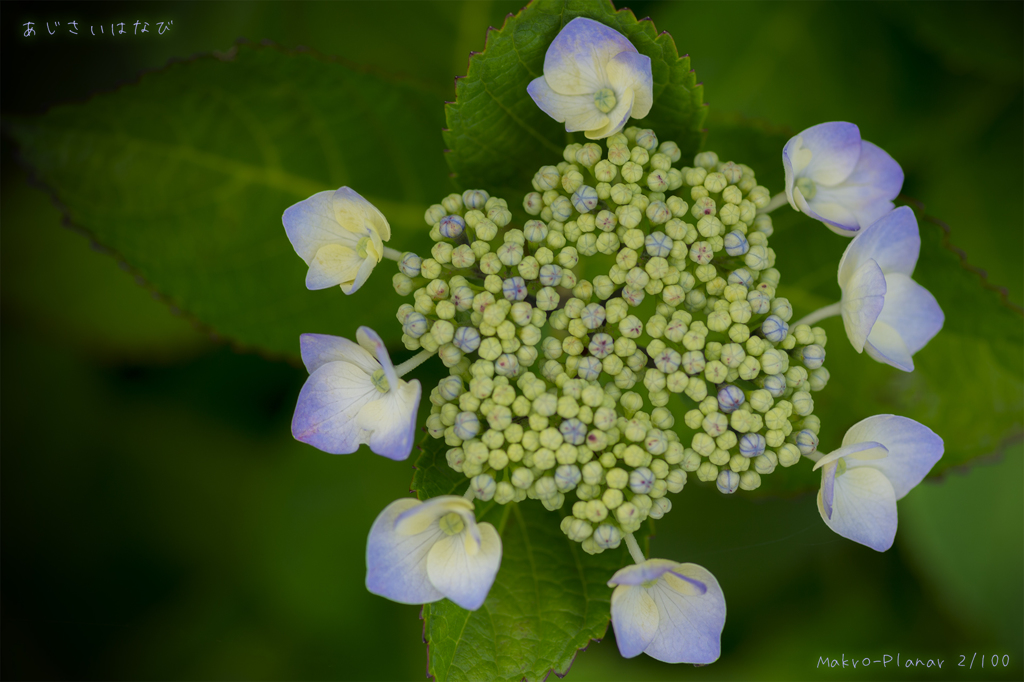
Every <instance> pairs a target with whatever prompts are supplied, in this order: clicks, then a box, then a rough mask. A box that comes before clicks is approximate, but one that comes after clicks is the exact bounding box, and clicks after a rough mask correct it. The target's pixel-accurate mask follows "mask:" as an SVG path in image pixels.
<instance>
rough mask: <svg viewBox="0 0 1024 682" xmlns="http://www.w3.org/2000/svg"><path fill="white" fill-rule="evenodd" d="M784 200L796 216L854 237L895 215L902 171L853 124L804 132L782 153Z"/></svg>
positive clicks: (815, 128)
mask: <svg viewBox="0 0 1024 682" xmlns="http://www.w3.org/2000/svg"><path fill="white" fill-rule="evenodd" d="M782 164H783V166H785V169H786V197H787V198H788V199H789V203H790V205H791V206H792V207H793V209H794V210H797V211H800V212H801V213H805V214H807V215H809V216H810V217H812V218H814V219H815V220H820V221H821V222H823V223H825V225H827V226H828V228H829V229H830V230H832V231H833V232H835V233H837V234H841V235H845V236H847V237H852V236H853V235H855V234H856V233H857V232H858V231H859V230H861V229H862V228H865V227H867V226H868V225H870V224H872V223H873V222H875V221H876V220H878V219H879V218H881V217H882V216H884V215H885V214H886V213H888V212H890V211H891V210H892V209H893V202H892V200H893V199H895V198H896V195H898V194H899V193H900V188H901V187H903V169H902V168H900V165H899V164H898V163H896V162H895V161H894V160H893V158H892V157H891V156H889V155H888V154H887V153H885V151H883V150H882V149H881V148H880V147H878V146H877V145H874V144H872V143H870V142H868V141H866V140H861V139H860V129H858V128H857V126H855V125H854V124H852V123H844V122H841V121H836V122H832V123H821V124H819V125H816V126H813V127H811V128H808V129H807V130H805V131H803V132H802V133H800V134H799V135H797V136H796V137H794V138H793V139H791V140H790V141H789V142H787V143H786V146H785V147H784V148H783V150H782Z"/></svg>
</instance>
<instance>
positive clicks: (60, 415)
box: [0, 2, 1024, 680]
mask: <svg viewBox="0 0 1024 682" xmlns="http://www.w3.org/2000/svg"><path fill="white" fill-rule="evenodd" d="M619 6H629V7H631V8H632V9H633V10H634V11H635V13H636V14H637V16H638V17H643V16H650V17H651V18H652V19H653V20H654V22H655V24H656V26H657V27H658V29H659V30H664V31H669V32H670V33H671V34H672V35H673V36H674V38H675V41H676V43H677V45H678V46H679V50H680V52H681V53H689V55H690V56H691V58H692V64H693V67H694V69H695V70H696V72H697V75H698V79H699V80H700V81H703V83H704V84H705V91H704V96H705V101H707V102H708V103H709V105H710V114H709V118H708V122H707V127H708V129H709V131H710V132H709V138H708V143H709V147H710V148H714V142H715V132H714V131H715V124H716V120H726V119H729V120H734V119H735V117H736V116H737V115H739V116H743V117H750V118H757V119H764V120H766V121H768V122H770V123H772V124H776V125H780V126H787V127H789V128H791V129H792V130H793V131H799V130H801V129H803V128H805V127H808V126H810V125H813V124H815V123H819V122H822V121H829V120H850V121H854V122H856V123H857V124H858V125H859V126H860V128H861V131H862V133H863V135H864V137H865V138H866V139H869V140H872V141H874V142H876V143H878V144H880V145H881V146H883V147H884V148H885V149H886V150H887V151H889V152H890V153H891V154H892V155H893V156H894V157H895V158H896V159H897V160H898V161H899V162H900V164H901V165H902V166H903V168H904V170H905V171H906V177H907V180H906V184H905V186H904V194H905V195H906V196H908V197H912V198H915V199H917V200H919V201H921V202H923V203H924V205H925V207H926V210H927V212H928V213H930V214H932V215H934V216H937V217H939V218H940V219H941V220H943V221H944V222H945V223H947V224H948V225H950V227H951V240H952V242H953V243H954V244H956V245H957V246H958V247H960V248H961V249H963V250H964V251H965V252H966V254H967V256H968V258H969V260H970V262H971V263H973V264H974V265H977V266H979V267H981V268H983V269H985V270H986V271H987V272H988V275H989V280H990V281H991V282H992V283H994V284H995V285H998V286H1002V287H1005V288H1006V289H1007V292H1008V297H1009V300H1010V301H1011V302H1013V303H1016V304H1018V305H1019V304H1020V303H1021V302H1022V300H1024V277H1022V273H1024V268H1022V262H1024V260H1022V259H1024V201H1022V187H1024V135H1022V130H1024V40H1022V26H1024V5H1022V4H1021V3H1010V2H1007V3H961V2H945V3H923V2H922V3H888V4H879V3H870V4H869V3H836V4H825V3H747V2H730V3H711V2H685V3H683V2H679V3H652V2H634V3H629V4H624V3H619ZM518 8H519V4H518V3H516V2H470V3H460V2H442V3H426V2H423V3H403V2H374V3H369V2H368V3H357V2H351V3H343V4H327V3H313V4H306V3H287V4H283V3H281V4H279V3H217V4H192V3H188V4H175V3H145V4H143V3H103V4H99V3H90V4H71V3H48V4H33V3H15V2H8V3H3V5H2V7H0V12H2V16H0V22H2V23H0V29H2V41H0V42H2V52H3V60H2V84H3V85H2V97H0V112H2V114H3V116H5V117H9V116H17V115H26V114H38V113H42V112H44V111H46V110H47V108H48V107H50V106H52V105H55V104H59V103H64V102H68V101H79V100H84V99H86V98H88V97H89V96H90V94H92V93H94V92H97V91H106V90H110V89H112V88H115V87H117V86H118V85H120V84H122V83H124V82H129V81H131V80H133V79H134V78H135V77H136V75H137V74H138V73H139V72H140V71H142V70H146V69H155V68H160V67H162V66H163V65H164V64H165V63H166V62H167V61H168V60H169V59H176V58H178V59H180V58H185V57H188V56H189V55H192V54H194V53H197V52H208V51H211V50H222V51H223V50H227V49H228V48H230V47H231V45H232V44H233V43H234V41H235V40H236V39H237V38H245V39H247V40H249V41H252V42H258V41H260V40H263V39H269V40H272V41H274V42H276V43H279V44H281V45H283V46H287V47H295V46H299V45H304V46H308V47H312V48H314V49H316V50H318V51H319V52H321V53H324V54H326V55H337V56H340V57H343V58H344V59H346V60H348V61H349V62H352V63H355V64H360V65H366V66H372V67H375V68H379V69H381V70H383V71H387V72H391V73H396V74H402V75H404V76H407V77H408V79H409V80H410V81H414V82H416V83H419V84H420V85H421V86H422V87H423V88H424V89H427V90H429V91H431V92H433V93H436V100H437V107H438V108H439V109H440V107H441V106H442V104H443V102H444V101H445V100H446V99H452V97H453V96H454V88H453V81H452V79H453V77H454V76H456V75H461V74H464V73H465V69H466V62H467V55H468V53H469V52H470V51H471V50H477V51H478V50H481V49H482V48H483V41H484V32H485V29H486V28H487V26H500V25H501V23H502V21H503V17H504V16H505V14H507V13H508V12H511V11H516V10H517V9H518ZM136 20H144V21H149V22H150V28H151V32H150V33H148V34H145V35H138V36H136V35H124V36H113V37H111V36H110V35H107V34H104V35H103V36H90V35H88V32H89V31H88V26H90V25H95V26H97V27H98V26H99V25H100V24H105V25H109V24H111V23H118V22H122V21H123V22H126V23H127V24H133V23H134V22H135V21H136ZM27 21H32V22H34V24H35V28H36V30H37V35H35V36H33V37H31V38H26V37H24V36H23V31H24V27H23V24H24V23H25V22H27ZM70 21H77V22H78V24H79V33H80V35H78V36H72V35H69V34H68V33H67V29H68V23H69V22H70ZM158 21H173V22H174V23H173V26H172V27H171V28H170V30H169V31H168V32H167V33H165V34H164V35H158V34H157V33H155V32H154V31H153V30H152V29H154V28H155V25H156V22H158ZM47 22H50V24H49V25H50V27H55V24H56V22H60V28H59V29H58V33H57V34H55V35H53V36H50V35H48V29H47V27H46V25H47ZM129 30H130V26H129ZM434 143H436V147H437V153H438V154H439V155H440V154H441V151H442V149H443V144H442V140H441V134H440V130H438V133H437V138H436V140H434ZM2 163H3V166H2V169H3V173H2V183H3V185H2V207H0V221H2V251H0V257H2V268H0V275H2V289H0V291H2V299H0V304H2V307H0V312H2V329H0V340H2V376H0V381H2V404H3V414H2V430H0V438H2V467H3V470H2V474H3V475H2V479H0V492H2V542H3V551H2V555H0V566H2V577H3V583H2V587H0V596H2V601H0V617H2V636H3V656H2V663H0V665H2V674H3V677H5V678H8V679H16V678H20V679H25V678H65V679H66V678H114V679H121V678H126V679H150V678H161V679H242V678H244V679H331V678H337V679H421V678H422V677H423V675H424V671H425V667H426V654H425V650H424V646H423V644H422V640H421V634H422V623H421V621H420V620H419V619H418V612H419V607H412V606H402V605H398V604H393V603H391V602H388V601H385V600H383V599H380V598H378V597H375V596H373V595H370V594H368V593H367V592H366V591H365V589H364V588H363V585H362V581H363V575H364V570H365V567H364V563H363V551H364V543H365V538H366V533H367V530H368V528H369V525H370V523H371V522H372V520H373V518H374V517H375V516H376V514H377V513H378V512H379V511H380V509H382V508H383V507H384V505H386V504H387V503H388V502H389V501H391V500H393V499H395V498H396V497H399V496H401V495H403V494H404V493H405V492H406V491H407V489H408V485H409V481H410V479H411V476H412V468H411V465H410V464H409V463H399V464H396V463H393V462H390V461H388V460H385V459H383V458H380V457H376V456H373V455H371V454H370V453H368V452H367V451H365V450H364V451H362V452H360V453H358V454H356V455H352V456H345V457H332V456H330V455H326V454H324V453H321V452H319V451H317V450H314V449H313V448H310V447H308V446H304V445H301V444H299V443H296V442H294V441H293V440H292V439H291V436H290V433H289V428H288V425H289V421H290V418H291V412H292V409H293V407H294V403H295V398H296V396H297V394H298V390H299V387H300V386H301V384H302V382H303V380H304V378H305V376H306V374H305V372H304V371H302V370H299V369H296V368H294V367H292V366H290V365H288V364H286V363H283V362H277V361H271V360H266V359H263V358H262V357H260V356H258V355H255V354H240V353H235V352H234V351H232V349H231V348H230V347H228V346H227V345H224V344H222V343H219V342H218V341H216V340H215V339H211V338H210V336H209V335H208V334H206V333H201V332H200V331H198V330H197V329H195V328H194V327H193V326H192V324H191V323H190V322H189V321H187V320H186V319H184V318H183V317H181V316H178V315H176V314H175V311H173V310H171V309H170V308H169V307H168V306H167V305H165V304H164V303H162V302H160V301H159V300H155V298H154V297H153V295H152V294H151V293H150V291H149V290H148V289H147V288H146V286H144V283H141V284H140V283H137V282H135V281H134V279H133V277H132V276H131V275H130V274H128V273H126V272H124V271H123V270H122V269H120V268H119V267H118V264H117V262H116V260H115V259H114V258H112V257H111V256H109V255H107V254H105V253H102V252H101V250H98V249H95V248H91V247H90V242H89V239H88V238H86V237H84V236H82V235H80V234H77V233H75V232H74V231H72V230H70V229H67V228H65V227H63V226H62V216H61V211H60V208H59V207H58V206H55V205H54V204H53V203H52V202H51V200H50V198H49V196H48V195H47V194H46V193H45V192H44V191H43V190H41V189H40V188H38V187H35V186H33V185H32V184H30V182H29V179H28V177H27V174H26V172H25V171H24V169H23V168H22V167H21V166H20V165H19V164H18V162H17V149H16V147H15V146H14V144H13V143H12V142H11V140H10V139H9V138H8V137H6V136H5V137H4V139H3V148H2ZM773 189H774V190H778V189H779V188H773ZM440 198H441V197H437V199H440ZM280 208H281V209H282V210H283V209H284V208H285V207H284V206H282V207H280ZM424 208H425V206H424ZM787 210H788V209H787ZM281 239H282V240H284V239H285V237H284V233H283V230H282V233H281ZM381 277H383V275H381ZM311 295H313V294H311ZM338 298H339V306H338V315H347V314H351V313H352V311H353V310H356V309H357V308H356V307H355V306H356V304H354V303H352V302H350V301H345V300H342V298H341V296H340V295H339V297H338ZM346 305H348V306H351V307H350V308H346ZM949 314H950V311H947V315H949ZM309 331H317V330H309ZM836 341H837V342H843V339H837V340H836ZM296 343H297V339H296ZM957 360H958V359H957V358H956V357H949V358H948V362H949V363H950V364H951V366H952V365H953V364H955V363H957ZM434 365H437V366H434ZM434 365H430V364H428V365H427V366H426V368H425V370H424V373H423V374H422V375H421V376H420V378H421V379H422V380H424V383H427V381H428V380H429V377H430V374H431V372H433V373H434V374H435V375H438V374H439V373H440V371H441V368H440V366H439V363H434ZM978 380H979V381H982V380H984V379H983V378H981V377H979V378H978ZM829 390H832V391H841V390H842V387H841V385H840V384H839V382H835V383H834V384H833V385H830V386H829ZM1019 426H1020V423H1019V422H1018V431H1019ZM770 486H771V479H770V478H769V479H767V480H766V482H765V486H764V487H765V488H770ZM1022 490H1024V465H1022V448H1021V446H1020V443H1019V441H1018V442H1015V443H1010V444H1009V445H1008V446H1007V447H1005V448H1002V450H1001V452H993V455H992V456H991V457H989V458H983V459H981V460H977V461H976V463H975V465H974V466H973V467H972V468H970V469H969V470H955V471H952V472H950V473H948V474H947V475H946V476H945V477H944V478H942V479H941V480H931V481H927V482H925V483H924V484H922V485H921V486H920V487H919V488H918V489H916V490H915V491H914V492H913V493H912V494H911V495H910V496H909V497H907V498H906V499H905V500H903V501H901V502H900V505H899V519H900V529H899V533H898V534H897V538H896V544H895V546H894V547H893V548H892V550H890V551H889V552H887V553H884V554H878V553H875V552H873V551H872V550H869V549H867V548H864V547H861V546H859V545H856V544H853V543H851V542H847V541H845V540H843V539H841V538H839V537H838V536H835V535H834V534H832V533H831V531H829V530H828V529H827V528H826V527H825V525H824V524H823V523H822V522H821V519H820V518H819V516H818V512H817V510H816V509H815V504H814V499H813V496H811V495H805V496H802V497H797V498H793V499H771V498H767V499H765V498H760V499H757V500H752V499H750V498H747V497H744V496H743V495H736V496H733V497H729V498H725V497H723V496H721V495H719V494H718V493H717V492H716V491H715V490H714V489H713V488H712V489H709V488H707V487H700V486H697V485H693V486H688V487H687V489H686V490H685V492H684V493H683V494H681V495H680V496H679V497H678V498H677V502H676V507H675V509H674V510H673V512H672V513H671V514H670V515H669V516H668V517H667V518H666V519H665V520H664V521H663V522H660V523H659V524H658V526H657V529H658V530H657V532H658V535H657V536H656V537H655V538H653V540H652V548H653V553H654V555H656V556H668V557H678V558H681V559H682V560H685V561H693V562H696V563H700V564H702V565H704V566H706V567H708V568H709V569H710V570H712V571H713V572H714V573H715V575H716V576H717V577H718V579H719V581H720V583H721V584H722V586H723V589H724V590H725V593H726V597H727V599H728V603H729V618H728V621H727V624H726V629H725V633H724V634H723V655H722V658H721V660H720V661H719V662H717V663H715V664H714V665H712V666H709V667H706V668H701V669H694V668H692V667H690V666H674V667H673V666H667V665H663V664H660V663H658V662H656V661H653V660H651V659H649V658H647V657H640V658H639V659H636V660H633V661H624V660H623V659H621V658H620V657H619V655H618V652H617V650H616V648H615V645H614V642H613V638H612V637H611V635H610V633H609V636H608V638H606V640H605V641H604V642H602V643H600V644H592V645H591V646H590V648H589V649H588V650H587V651H586V652H584V653H582V654H580V655H579V656H578V658H577V661H576V663H575V665H574V667H573V669H572V671H571V672H570V674H569V678H570V679H576V680H599V679H601V680H604V679H608V680H612V679H680V678H686V679H832V678H835V679H985V680H989V679H992V680H995V679H1021V676H1022V670H1024V668H1022V661H1024V647H1022V640H1024V501H1022V500H1024V493H1022ZM896 654H900V655H901V656H903V657H904V658H905V657H907V656H913V657H914V658H922V659H925V660H927V659H942V660H943V661H944V664H943V667H942V669H941V671H939V670H936V669H914V670H906V669H901V670H899V672H898V673H897V672H896V671H895V670H894V669H892V668H891V667H890V668H886V669H881V668H880V666H879V665H878V664H874V665H872V666H871V667H869V668H868V669H866V670H865V669H860V668H859V669H857V670H856V671H854V670H852V669H846V670H830V671H828V672H825V671H824V670H822V669H820V668H817V667H816V666H817V662H818V658H819V657H820V656H827V657H830V658H838V657H840V656H842V655H845V656H846V658H847V659H850V658H858V659H860V658H864V657H870V658H871V659H878V658H881V657H882V656H883V655H891V656H893V657H895V656H896ZM975 654H977V655H978V656H981V655H982V654H984V655H985V656H987V657H991V656H992V655H999V656H1003V655H1006V656H1008V660H1009V667H1008V668H1003V667H1002V663H1000V666H999V667H998V668H996V669H992V668H991V665H989V666H988V667H986V668H985V669H984V671H980V670H979V669H978V664H977V662H976V663H975V668H974V669H973V670H969V669H967V668H966V667H964V668H960V667H958V664H959V663H960V662H961V656H962V655H963V656H966V660H965V664H966V663H967V662H969V661H970V660H971V658H972V656H974V655H975Z"/></svg>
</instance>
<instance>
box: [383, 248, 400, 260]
mask: <svg viewBox="0 0 1024 682" xmlns="http://www.w3.org/2000/svg"><path fill="white" fill-rule="evenodd" d="M384 257H385V258H390V259H391V260H393V261H396V262H401V260H402V252H401V251H399V250H398V249H392V248H391V247H390V246H385V247H384Z"/></svg>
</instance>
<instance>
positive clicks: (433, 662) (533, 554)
mask: <svg viewBox="0 0 1024 682" xmlns="http://www.w3.org/2000/svg"><path fill="white" fill-rule="evenodd" d="M422 449H423V452H422V454H421V455H420V457H419V459H418V460H417V461H416V469H417V471H416V476H415V478H414V479H413V489H414V490H415V491H416V492H417V493H418V494H419V495H420V497H422V498H424V499H426V498H428V497H436V496H437V495H460V494H462V493H463V492H464V491H465V489H466V487H467V486H468V482H467V480H466V477H465V476H463V475H462V474H460V473H457V472H455V471H453V470H452V469H450V468H449V467H448V464H447V462H446V461H445V454H444V453H445V451H446V450H447V447H446V446H445V444H444V441H442V440H436V439H434V438H431V437H429V436H427V437H425V438H424V440H423V443H422ZM571 499H573V498H571V496H570V500H567V502H566V508H563V509H562V510H561V511H559V512H549V511H547V510H546V509H544V507H543V506H541V503H540V502H539V501H538V500H529V499H527V500H525V501H523V502H521V503H519V504H508V505H504V506H502V505H499V504H496V503H494V502H477V517H478V519H479V520H481V521H488V522H490V523H493V524H494V526H495V527H496V528H497V529H498V532H499V533H501V542H502V559H501V569H500V570H499V571H498V577H497V579H496V581H495V583H494V587H492V588H491V591H490V593H489V594H488V595H487V601H486V602H484V605H483V606H482V607H480V609H478V610H477V611H466V610H465V609H462V608H460V607H458V606H456V605H455V604H453V603H452V602H450V601H448V600H447V599H444V600H441V601H439V602H435V603H433V604H427V605H425V606H424V607H423V620H424V622H425V626H424V637H425V639H426V641H427V646H428V647H429V655H430V662H429V668H428V670H429V672H430V674H431V675H433V676H434V678H435V679H437V680H438V681H439V682H442V681H447V680H509V682H518V681H519V680H524V679H525V680H530V681H531V682H532V681H534V680H543V679H545V678H546V677H547V676H548V675H549V673H551V672H552V671H553V672H555V673H556V674H558V675H564V674H565V672H566V671H567V670H568V669H569V666H570V665H571V664H572V661H573V658H575V656H576V653H577V650H579V649H582V648H583V647H585V646H587V644H588V643H589V642H590V640H592V639H601V638H602V637H604V635H605V632H606V631H607V629H608V621H609V618H610V615H609V608H610V600H611V593H612V590H611V588H610V587H608V585H607V583H608V579H609V578H611V577H612V574H613V573H615V571H617V570H618V569H619V568H621V567H622V566H623V565H625V563H626V562H628V561H629V557H628V555H627V554H626V551H625V546H624V545H621V546H620V547H619V548H618V549H616V550H607V551H605V552H603V553H601V554H598V555H596V556H591V555H589V554H587V553H586V552H584V551H583V550H582V549H581V548H580V545H579V543H576V542H573V541H571V540H569V539H568V538H567V537H566V536H565V535H564V534H563V533H562V531H561V530H560V529H559V523H560V522H561V520H562V516H563V515H564V514H565V513H566V511H567V507H568V505H569V504H570V503H571Z"/></svg>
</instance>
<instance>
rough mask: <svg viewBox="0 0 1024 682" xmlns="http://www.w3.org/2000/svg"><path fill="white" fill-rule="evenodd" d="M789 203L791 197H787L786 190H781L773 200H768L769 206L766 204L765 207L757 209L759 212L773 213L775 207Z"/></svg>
mask: <svg viewBox="0 0 1024 682" xmlns="http://www.w3.org/2000/svg"><path fill="white" fill-rule="evenodd" d="M788 203H789V198H788V197H786V193H785V192H779V193H778V194H776V195H775V196H773V197H772V200H771V201H769V202H768V205H767V206H765V207H764V208H759V209H757V212H758V213H771V212H772V211H774V210H775V209H777V208H779V207H780V206H784V205H785V204H788Z"/></svg>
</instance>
